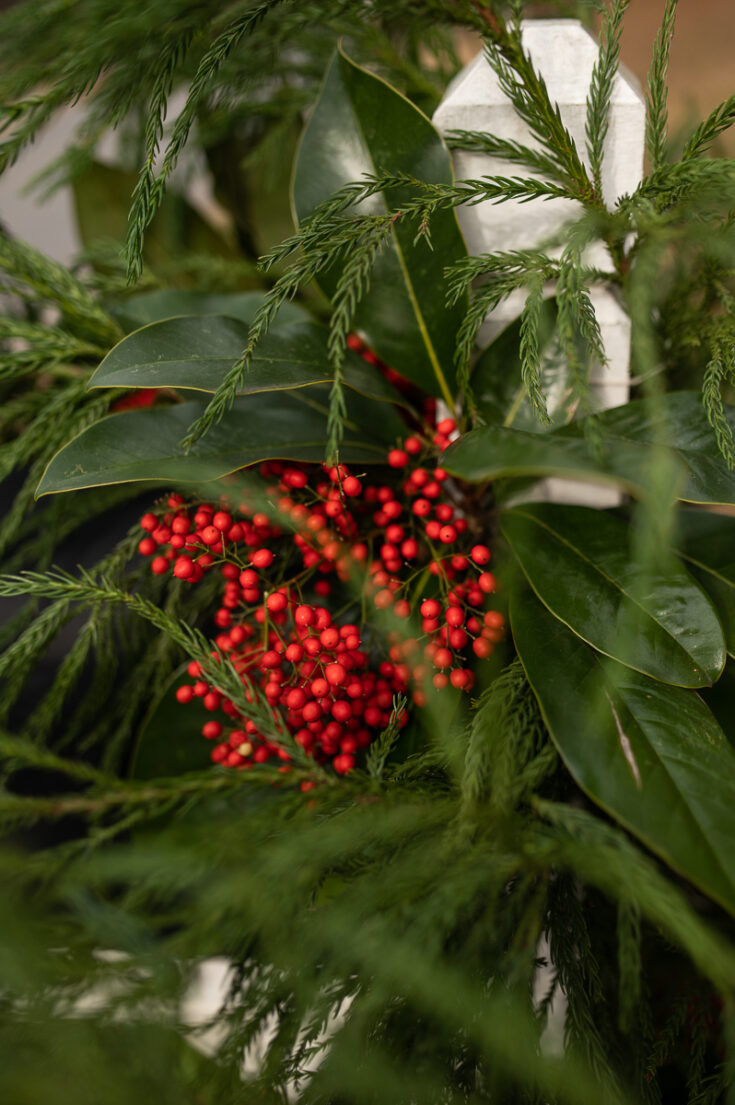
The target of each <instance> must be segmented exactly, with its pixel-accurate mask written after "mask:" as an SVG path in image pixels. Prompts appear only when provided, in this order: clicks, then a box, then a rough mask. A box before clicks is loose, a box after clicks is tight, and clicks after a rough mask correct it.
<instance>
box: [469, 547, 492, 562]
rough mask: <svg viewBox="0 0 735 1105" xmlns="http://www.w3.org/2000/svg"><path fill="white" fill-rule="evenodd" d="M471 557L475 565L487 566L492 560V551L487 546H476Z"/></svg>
mask: <svg viewBox="0 0 735 1105" xmlns="http://www.w3.org/2000/svg"><path fill="white" fill-rule="evenodd" d="M470 556H471V557H472V559H473V560H474V562H475V564H487V562H488V561H489V559H490V550H489V548H488V547H487V545H474V546H473V548H472V551H471V552H470Z"/></svg>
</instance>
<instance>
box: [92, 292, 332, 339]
mask: <svg viewBox="0 0 735 1105" xmlns="http://www.w3.org/2000/svg"><path fill="white" fill-rule="evenodd" d="M262 303H263V292H229V293H224V294H218V293H215V292H194V291H189V290H184V289H181V288H158V289H156V290H155V291H152V292H142V293H141V294H140V295H131V296H130V297H129V298H128V299H116V300H114V301H113V302H111V303H109V304H108V305H107V309H108V310H109V312H110V314H111V315H112V316H113V317H114V318H116V319H117V321H118V322H119V323H120V325H121V326H122V327H123V328H124V329H125V330H126V331H127V332H128V333H129V332H130V331H131V330H137V329H138V328H139V327H140V326H147V325H148V323H149V322H160V321H161V320H162V319H164V318H174V317H176V316H180V315H227V317H228V318H237V319H239V320H240V322H245V323H248V324H249V323H251V322H252V321H253V319H254V318H255V313H256V311H257V310H258V308H259V307H260V306H261V305H262ZM308 318H310V315H309V312H308V311H307V310H306V309H305V308H304V307H301V306H299V304H298V303H284V304H283V306H282V307H281V309H280V310H279V312H278V314H277V315H276V317H275V319H274V320H273V323H272V325H273V326H274V327H275V326H283V325H285V324H286V323H289V322H299V321H302V320H304V319H308Z"/></svg>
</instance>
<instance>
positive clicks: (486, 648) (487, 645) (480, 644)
mask: <svg viewBox="0 0 735 1105" xmlns="http://www.w3.org/2000/svg"><path fill="white" fill-rule="evenodd" d="M472 651H473V652H474V654H475V656H479V658H480V659H481V660H487V658H488V656H491V655H492V652H493V646H492V642H491V641H486V640H485V638H484V637H478V638H477V640H476V641H473V642H472Z"/></svg>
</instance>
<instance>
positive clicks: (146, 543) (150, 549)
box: [138, 537, 158, 556]
mask: <svg viewBox="0 0 735 1105" xmlns="http://www.w3.org/2000/svg"><path fill="white" fill-rule="evenodd" d="M157 548H158V545H157V544H156V542H155V541H154V540H153V538H152V537H144V538H143V540H142V541H139V542H138V552H139V553H140V555H141V556H153V554H154V552H155V551H156V549H157Z"/></svg>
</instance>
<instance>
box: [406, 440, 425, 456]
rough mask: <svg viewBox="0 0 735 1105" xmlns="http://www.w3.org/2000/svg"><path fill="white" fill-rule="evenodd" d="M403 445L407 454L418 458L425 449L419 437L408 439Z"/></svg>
mask: <svg viewBox="0 0 735 1105" xmlns="http://www.w3.org/2000/svg"><path fill="white" fill-rule="evenodd" d="M403 445H404V447H405V450H406V452H407V453H410V454H411V456H417V455H418V454H419V453H420V452H421V450H422V449H423V445H422V443H421V438H419V437H407V438H406V440H405V441H404V443H403Z"/></svg>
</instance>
